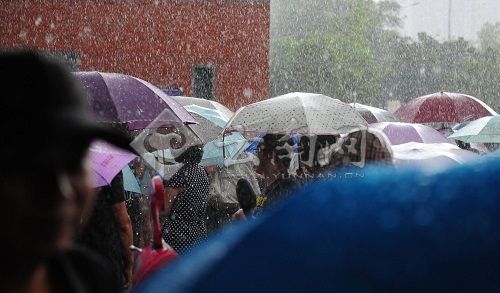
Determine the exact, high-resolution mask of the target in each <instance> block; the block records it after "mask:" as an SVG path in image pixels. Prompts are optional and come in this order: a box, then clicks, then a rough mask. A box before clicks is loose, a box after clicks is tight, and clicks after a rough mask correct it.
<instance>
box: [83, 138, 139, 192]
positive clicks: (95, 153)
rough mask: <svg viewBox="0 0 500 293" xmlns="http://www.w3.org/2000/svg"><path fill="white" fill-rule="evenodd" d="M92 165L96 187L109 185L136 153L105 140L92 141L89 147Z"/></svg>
mask: <svg viewBox="0 0 500 293" xmlns="http://www.w3.org/2000/svg"><path fill="white" fill-rule="evenodd" d="M89 153H90V162H91V165H90V167H91V168H92V170H93V171H94V173H95V178H96V181H95V182H94V187H100V186H105V185H109V184H110V183H111V180H113V178H115V176H116V175H117V174H118V173H120V171H121V170H122V169H123V168H124V167H125V166H126V165H127V164H128V163H129V162H130V161H132V160H133V159H134V158H135V157H136V155H134V154H132V153H131V152H128V151H125V150H121V149H119V148H116V147H114V146H112V145H110V144H107V143H105V142H103V141H97V142H94V143H92V145H91V146H90V149H89Z"/></svg>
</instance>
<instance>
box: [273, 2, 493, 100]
mask: <svg viewBox="0 0 500 293" xmlns="http://www.w3.org/2000/svg"><path fill="white" fill-rule="evenodd" d="M289 1H291V3H295V4H296V5H298V4H297V3H299V2H300V1H299V0H289ZM308 3H314V4H311V6H307V7H308V9H309V10H300V9H298V11H299V12H298V13H297V14H293V13H291V14H289V16H290V19H282V22H281V24H280V25H282V26H283V27H285V28H286V29H283V30H282V31H280V32H278V33H276V30H274V35H273V38H272V42H271V61H270V69H271V76H270V81H271V82H270V92H271V95H272V96H276V95H280V94H284V93H288V92H292V91H307V92H318V93H323V94H326V95H329V96H332V97H336V98H339V99H341V100H343V101H345V102H353V101H357V102H360V103H366V104H371V105H374V106H379V107H383V106H385V102H386V101H387V100H389V99H397V100H400V101H402V102H405V101H406V100H408V99H410V98H412V97H416V96H421V95H425V94H430V93H434V92H438V91H440V90H446V91H450V92H462V93H466V94H470V95H473V96H476V97H478V98H480V99H482V100H483V101H485V102H486V103H488V104H489V105H490V106H492V107H493V108H494V109H499V108H500V103H499V102H500V24H495V25H491V24H486V25H485V27H484V28H483V29H482V30H481V32H480V33H479V35H478V36H479V40H480V47H479V48H477V47H475V46H474V45H473V44H472V43H470V42H468V41H465V40H464V39H457V40H451V41H446V42H439V41H437V40H435V39H434V38H432V37H430V36H428V35H426V34H425V33H421V34H419V36H418V39H417V40H413V39H410V38H407V37H402V36H400V35H399V34H398V33H397V32H396V31H395V30H394V28H396V27H398V26H399V25H400V24H401V20H400V19H399V17H398V9H399V6H398V4H397V3H395V2H393V1H381V2H378V3H375V2H373V1H372V0H334V1H325V0H316V1H308ZM299 4H300V3H299ZM291 7H293V5H292V6H291ZM297 7H298V6H296V7H295V8H297ZM312 10H314V11H316V14H314V17H312V16H311V17H308V16H310V15H311V11H312ZM302 18H305V19H307V21H305V22H304V24H305V25H303V26H301V25H300V23H302V22H301V19H302ZM297 24H299V25H298V27H300V28H301V29H300V30H294V27H296V26H297Z"/></svg>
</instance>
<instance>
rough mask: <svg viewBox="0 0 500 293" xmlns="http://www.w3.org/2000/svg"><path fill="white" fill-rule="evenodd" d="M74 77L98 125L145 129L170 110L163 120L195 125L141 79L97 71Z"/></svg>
mask: <svg viewBox="0 0 500 293" xmlns="http://www.w3.org/2000/svg"><path fill="white" fill-rule="evenodd" d="M74 74H75V77H76V78H77V79H78V80H80V82H81V83H82V85H83V87H84V89H85V90H86V91H87V93H88V99H89V103H90V106H91V108H92V110H93V112H94V114H95V116H96V119H97V121H99V122H105V123H126V124H127V126H128V128H129V130H137V129H144V128H146V127H147V126H148V125H149V124H150V123H151V122H152V121H153V120H154V119H155V118H156V117H157V116H158V115H160V113H161V112H162V111H163V110H165V109H170V110H171V111H169V113H170V114H169V115H167V116H166V117H165V119H169V120H170V121H179V120H180V121H181V122H183V123H196V122H195V120H194V118H193V117H192V116H191V115H190V114H189V113H188V112H187V111H186V110H185V109H184V108H183V107H182V106H181V105H179V104H178V103H177V102H175V101H174V100H173V99H171V98H170V97H169V96H167V95H166V94H165V93H164V92H163V91H162V90H160V89H159V88H157V87H155V86H154V85H152V84H150V83H148V82H146V81H144V80H142V79H139V78H135V77H133V76H129V75H124V74H118V73H104V72H97V71H92V72H76V73H74ZM166 122H168V121H166Z"/></svg>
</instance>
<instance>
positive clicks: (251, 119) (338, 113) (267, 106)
mask: <svg viewBox="0 0 500 293" xmlns="http://www.w3.org/2000/svg"><path fill="white" fill-rule="evenodd" d="M366 125H367V122H366V121H365V120H364V119H363V117H361V115H360V114H359V113H358V112H357V111H356V110H355V109H353V108H352V107H351V106H349V105H348V104H346V103H343V102H341V101H340V100H338V99H334V98H330V97H328V96H325V95H322V94H313V93H290V94H286V95H282V96H278V97H275V98H271V99H268V100H264V101H261V102H257V103H253V104H250V105H248V106H245V107H242V108H240V109H239V110H238V111H237V112H236V113H235V114H234V116H233V117H232V118H231V120H230V121H229V122H228V124H227V125H226V128H229V129H237V130H238V131H240V132H242V131H243V132H245V133H249V132H250V133H252V132H253V133H261V132H265V133H276V134H287V133H300V134H337V133H344V132H348V131H350V130H352V129H355V128H357V127H359V126H366Z"/></svg>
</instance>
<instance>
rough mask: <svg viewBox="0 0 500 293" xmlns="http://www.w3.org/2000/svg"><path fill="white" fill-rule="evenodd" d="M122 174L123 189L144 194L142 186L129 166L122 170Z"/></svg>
mask: <svg viewBox="0 0 500 293" xmlns="http://www.w3.org/2000/svg"><path fill="white" fill-rule="evenodd" d="M122 174H123V189H125V191H130V192H135V193H139V194H140V193H142V190H141V186H140V185H139V182H138V181H137V178H135V175H134V173H133V172H132V169H130V167H129V166H128V165H127V166H125V167H124V168H123V169H122Z"/></svg>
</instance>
